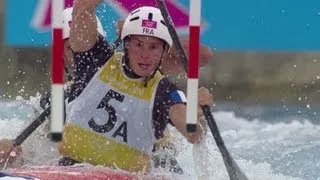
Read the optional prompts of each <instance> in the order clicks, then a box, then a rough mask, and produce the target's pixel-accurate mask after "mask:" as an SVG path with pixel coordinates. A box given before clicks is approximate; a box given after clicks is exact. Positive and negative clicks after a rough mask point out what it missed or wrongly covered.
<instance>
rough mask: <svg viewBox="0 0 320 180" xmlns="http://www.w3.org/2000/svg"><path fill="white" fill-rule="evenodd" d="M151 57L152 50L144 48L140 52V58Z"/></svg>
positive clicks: (146, 58) (147, 58)
mask: <svg viewBox="0 0 320 180" xmlns="http://www.w3.org/2000/svg"><path fill="white" fill-rule="evenodd" d="M150 57H151V53H150V51H149V50H147V49H146V48H144V50H143V51H142V52H141V54H140V58H141V59H143V60H150Z"/></svg>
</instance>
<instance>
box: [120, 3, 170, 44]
mask: <svg viewBox="0 0 320 180" xmlns="http://www.w3.org/2000/svg"><path fill="white" fill-rule="evenodd" d="M129 35H147V36H153V37H157V38H159V39H162V40H164V41H165V42H167V43H168V45H169V46H170V47H171V46H172V39H171V36H170V34H169V30H168V27H167V26H166V25H165V22H164V20H163V16H162V14H161V11H160V9H158V8H155V7H151V6H143V7H140V8H138V9H135V10H133V11H132V12H131V13H130V14H129V15H128V17H127V18H126V20H125V21H124V24H123V27H122V32H121V39H122V40H123V39H124V38H125V37H127V36H129Z"/></svg>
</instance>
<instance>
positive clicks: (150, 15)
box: [148, 13, 153, 21]
mask: <svg viewBox="0 0 320 180" xmlns="http://www.w3.org/2000/svg"><path fill="white" fill-rule="evenodd" d="M152 18H153V14H152V13H149V15H148V19H149V21H152Z"/></svg>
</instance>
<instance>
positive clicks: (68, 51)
mask: <svg viewBox="0 0 320 180" xmlns="http://www.w3.org/2000/svg"><path fill="white" fill-rule="evenodd" d="M89 4H90V3H89ZM148 8H149V7H146V8H142V9H148ZM152 10H153V9H152ZM152 10H151V11H152ZM156 10H157V11H158V9H156ZM151 11H150V8H149V12H151ZM70 12H71V11H69V14H71V13H70ZM79 12H81V11H79ZM80 14H81V13H80ZM158 14H159V13H158ZM129 17H130V16H129ZM129 17H128V18H129ZM128 18H127V24H128ZM70 20H71V19H70ZM156 20H157V19H156ZM75 21H76V20H75ZM66 22H68V23H67V24H68V26H67V27H69V25H70V24H73V23H70V21H69V20H67V21H66ZM157 22H160V20H159V19H158V21H157ZM95 23H97V24H96V26H97V27H98V29H97V30H95V31H93V32H96V35H95V36H96V37H97V40H96V42H95V44H93V46H92V47H91V48H90V49H88V50H82V51H74V50H72V48H70V46H69V39H68V37H69V33H65V34H64V38H66V41H65V42H66V44H65V58H66V59H69V60H72V59H73V58H74V55H75V56H76V57H75V67H76V72H75V80H76V83H75V85H73V86H72V88H73V92H74V93H73V96H72V97H71V99H70V101H71V100H72V99H73V98H74V99H75V100H78V99H79V98H80V97H78V96H79V95H81V96H82V94H84V93H82V91H84V90H85V89H88V88H89V87H90V86H88V85H87V84H88V82H89V81H90V82H91V81H93V80H92V79H93V75H94V74H98V73H99V72H98V71H97V69H98V68H101V67H107V64H109V61H110V60H109V59H112V58H109V59H104V56H106V57H110V56H113V57H114V56H115V55H116V54H118V53H115V52H113V51H110V52H109V51H108V50H111V49H112V48H111V47H110V45H109V44H108V43H107V42H106V41H105V39H104V38H103V37H104V33H103V30H101V29H102V28H99V27H101V23H100V22H99V20H98V19H96V22H95ZM125 23H126V22H125ZM99 24H100V25H99ZM92 27H94V26H92ZM126 27H127V26H124V31H126V30H127V29H128V28H126ZM74 29H75V32H76V29H77V28H74ZM88 29H89V28H88ZM67 32H68V31H67ZM84 32H85V31H84ZM119 32H122V30H120V31H119ZM75 34H76V33H75ZM83 35H84V34H83ZM129 36H132V37H129ZM142 36H146V37H147V36H148V37H149V36H150V37H149V38H150V39H151V40H155V41H157V40H160V43H163V46H162V47H163V53H162V55H164V57H168V54H166V52H167V51H168V48H169V46H170V45H171V44H172V42H170V39H169V37H170V36H168V34H167V37H168V38H167V39H165V38H163V36H160V37H157V36H151V35H142ZM88 37H90V36H89V34H88ZM121 37H122V39H123V40H124V41H125V42H129V41H131V39H132V38H134V36H133V35H131V34H130V32H128V34H127V35H125V33H123V32H122V33H121ZM137 37H139V36H137ZM153 37H156V38H154V39H152V38H153ZM125 39H126V40H125ZM129 39H130V40H129ZM138 40H139V39H138ZM146 40H147V41H146V42H148V41H149V39H146ZM75 42H76V41H75ZM78 42H79V41H78ZM157 43H158V42H157ZM158 44H159V43H158ZM99 46H100V47H99ZM158 46H159V45H158ZM129 47H130V46H128V47H127V48H126V47H125V53H124V57H123V60H124V64H125V66H121V67H120V68H123V71H124V75H125V76H129V77H127V78H128V80H136V81H137V82H135V84H134V85H133V86H135V85H139V83H140V84H141V83H142V84H143V85H144V86H146V87H144V88H143V89H147V90H149V89H148V87H149V86H148V84H149V83H150V82H152V80H154V81H155V82H154V84H157V85H153V87H151V88H153V93H156V94H155V97H154V98H153V101H154V102H153V105H154V107H153V108H150V109H149V110H148V111H149V114H150V113H151V114H155V115H151V116H152V117H151V118H152V123H151V124H150V122H149V125H151V126H152V129H153V131H154V136H155V138H156V139H159V138H160V137H162V136H163V131H164V127H165V126H166V124H167V123H168V122H169V123H173V125H176V126H177V125H180V124H179V123H176V124H175V123H174V122H173V121H172V117H175V116H176V114H177V113H175V110H172V109H175V108H173V107H174V106H176V107H177V109H178V110H179V111H178V112H180V111H181V110H180V109H184V105H183V103H184V101H176V99H175V98H177V97H178V99H179V98H180V99H183V95H182V97H179V95H178V96H177V94H182V92H181V91H179V90H178V89H177V88H176V87H175V86H174V85H173V84H171V83H170V82H169V81H168V80H167V79H166V78H163V77H162V76H161V75H160V74H159V73H158V72H157V70H158V69H157V68H160V64H161V61H162V59H161V60H160V58H159V59H158V60H160V62H158V64H156V66H155V67H154V68H155V70H153V71H152V72H150V73H149V74H146V75H139V74H138V73H139V68H138V69H137V70H136V71H138V72H137V73H136V71H135V70H134V67H132V68H131V67H130V62H127V61H126V60H130V58H129V57H130V50H129V49H130V48H129ZM104 48H105V49H104ZM153 48H154V47H153ZM158 48H159V47H158ZM75 49H76V48H75ZM95 50H99V51H102V53H101V52H100V53H99V51H98V53H97V54H98V55H100V58H101V59H99V57H98V58H97V57H95V58H97V59H94V60H97V61H96V62H93V63H92V65H90V66H87V68H89V69H91V68H93V71H92V72H89V73H86V70H85V69H84V68H83V64H81V63H85V62H83V59H87V58H83V57H84V56H85V57H88V58H89V59H90V56H88V55H87V54H88V53H89V55H90V54H92V53H95ZM72 51H74V52H72ZM126 51H127V52H126ZM171 51H172V49H171ZM73 53H74V54H73ZM170 53H171V56H172V52H170ZM173 54H174V53H173ZM126 55H127V56H129V57H127V58H126ZM92 57H94V56H91V58H92ZM168 58H169V57H168ZM132 59H134V57H133V58H132ZM203 59H205V58H203ZM155 60H157V59H155ZM99 61H100V62H99ZM101 62H104V63H106V62H107V63H106V64H105V65H104V66H103V64H100V65H99V63H101ZM95 63H98V65H97V64H95ZM138 66H141V67H142V69H145V67H144V66H148V65H143V64H142V65H138ZM77 67H79V70H78V68H77ZM91 70H92V69H91ZM120 70H121V69H120ZM120 70H119V72H120ZM149 71H150V70H149ZM81 73H83V74H84V76H81ZM90 76H91V77H90ZM152 76H153V77H152ZM155 77H157V78H155ZM83 78H84V79H83ZM86 78H87V79H86ZM149 78H150V79H149ZM142 79H143V80H142ZM77 80H78V81H77ZM79 80H80V82H81V83H77V82H79ZM82 80H84V81H82ZM140 80H141V81H140ZM156 86H158V87H156ZM161 88H162V89H161ZM114 89H116V88H114ZM110 90H111V88H110ZM136 90H139V88H137V89H136ZM162 90H167V91H169V92H168V93H161V91H162ZM108 92H109V91H108ZM120 92H121V90H120ZM150 93H151V92H150ZM201 93H203V94H205V95H207V96H210V97H211V95H210V94H208V92H207V90H206V89H201V90H200V96H201V95H202V94H201ZM123 94H125V93H123ZM128 95H129V96H130V95H132V94H130V93H128ZM111 96H113V95H111ZM174 96H175V97H174ZM162 97H164V98H165V100H163V99H162ZM170 98H171V99H170ZM111 99H112V97H111ZM150 99H152V98H150ZM199 99H201V98H199ZM209 99H211V98H209ZM166 100H167V101H171V100H172V101H176V102H165V101H166ZM150 101H151V100H150ZM137 102H139V100H137ZM161 102H162V103H165V107H163V106H161V105H158V106H157V105H156V104H158V103H161ZM180 103H182V104H180ZM150 104H151V103H150ZM209 104H210V103H209ZM182 105H183V106H182ZM180 106H182V107H180ZM69 107H73V106H69ZM112 108H113V107H111V109H112ZM69 109H70V108H69ZM71 109H72V108H71ZM73 109H74V108H73ZM100 109H101V108H100ZM105 109H107V108H106V107H105ZM109 110H110V109H109ZM155 111H159V113H155ZM108 112H109V113H110V111H108ZM162 112H164V114H162ZM200 114H201V113H200ZM111 115H112V114H111ZM111 115H110V114H109V122H112V121H111V120H110V119H112V118H110V117H113V116H111ZM159 115H162V117H157V116H159ZM164 115H167V116H170V118H166V117H164ZM69 117H72V116H69ZM106 119H108V118H106ZM116 119H118V118H116ZM119 119H120V118H119ZM176 119H179V118H176ZM124 120H125V118H123V123H122V124H118V122H115V124H114V126H117V125H118V127H119V126H120V127H121V126H122V129H120V127H119V128H118V130H119V132H118V136H119V137H122V136H123V139H124V140H125V139H127V138H128V137H125V136H129V135H130V134H126V135H125V134H124V133H127V132H124V131H129V127H127V126H128V124H127V122H126V121H124ZM149 121H150V120H149ZM90 122H95V121H94V120H93V121H90ZM74 124H76V123H74V122H73V121H69V123H67V125H66V127H70V126H72V125H74ZM109 124H110V123H109ZM147 124H148V123H147ZM95 125H97V124H95ZM125 126H126V127H125ZM102 127H105V126H98V127H96V128H92V127H90V128H91V129H92V130H93V131H95V133H97V132H96V131H98V133H100V134H101V132H99V131H103V130H98V129H99V128H102ZM124 127H125V128H124ZM181 127H182V126H180V131H181V132H182V133H183V135H185V136H186V137H188V140H189V141H190V142H195V140H194V139H195V138H192V137H197V136H196V135H195V134H194V135H192V136H189V135H187V134H186V132H185V131H184V130H182V129H181ZM138 130H139V128H138ZM178 130H179V129H178ZM110 131H115V127H114V128H113V129H111V130H110ZM149 133H150V132H149ZM114 134H115V133H114ZM198 134H199V133H198ZM65 136H67V137H68V136H70V133H68V132H66V133H65ZM80 137H81V136H80ZM114 139H117V137H116V138H114ZM112 140H113V139H112V138H111V141H112ZM148 140H149V141H154V140H153V139H152V138H151V139H148ZM66 141H67V140H64V142H63V143H62V145H61V146H60V147H61V148H60V149H61V151H62V154H64V155H66V157H69V158H64V159H62V161H61V164H65V163H66V162H71V164H72V159H76V160H77V161H84V162H89V163H93V164H108V163H110V162H107V163H106V162H102V163H95V162H90V160H89V161H86V160H85V158H86V157H85V156H84V157H80V158H73V157H72V154H71V155H69V153H70V152H69V151H68V150H66V148H65V145H66V144H68V142H66ZM4 142H5V143H6V144H9V146H7V147H10V148H8V149H10V150H14V151H16V152H18V153H17V154H19V153H20V152H21V148H19V147H13V146H11V144H10V143H8V142H10V141H6V140H5V141H4ZM122 143H123V142H122ZM126 143H127V142H126ZM126 143H124V144H126ZM119 144H121V143H119ZM128 144H129V143H128ZM0 145H1V142H0ZM88 145H89V146H90V143H89V144H88ZM127 146H128V147H126V148H129V149H130V148H132V147H130V145H127ZM133 148H135V149H137V148H136V147H133ZM0 149H1V146H0ZM3 152H4V151H3ZM89 152H90V151H89ZM107 152H108V151H107ZM142 152H143V153H145V152H146V150H143V151H142ZM3 154H8V153H3ZM129 154H130V153H129ZM145 154H148V153H145ZM75 155H76V156H77V154H75ZM143 156H145V155H143ZM0 157H1V156H0ZM70 157H71V158H70ZM3 159H6V157H3ZM0 160H1V159H0ZM12 160H14V158H11V159H10V161H12ZM70 160H71V161H70ZM77 161H74V162H77ZM66 164H68V163H66ZM121 164H122V165H123V162H122V163H121V162H120V165H121ZM138 164H140V163H138ZM119 167H121V166H119ZM122 168H123V169H126V167H122ZM134 169H135V168H134ZM137 169H139V167H137Z"/></svg>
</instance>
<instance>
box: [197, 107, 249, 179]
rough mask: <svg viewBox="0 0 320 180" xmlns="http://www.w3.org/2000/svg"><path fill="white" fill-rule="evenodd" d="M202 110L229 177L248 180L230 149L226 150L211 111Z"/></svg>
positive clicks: (203, 108) (208, 109) (204, 108)
mask: <svg viewBox="0 0 320 180" xmlns="http://www.w3.org/2000/svg"><path fill="white" fill-rule="evenodd" d="M201 109H202V111H203V113H204V116H205V117H206V119H207V121H208V126H209V128H210V130H211V132H212V135H213V137H214V140H215V142H216V144H217V146H218V148H219V150H220V152H221V155H222V158H223V162H224V164H225V166H226V169H227V171H228V174H229V177H230V179H231V180H248V178H247V176H246V175H245V174H244V173H243V172H242V171H241V169H240V168H239V166H238V165H237V163H236V162H235V160H234V159H233V158H232V156H231V154H230V153H229V151H228V149H227V148H226V146H225V144H224V141H223V139H222V137H221V135H220V131H219V129H218V126H217V124H216V122H215V119H214V117H213V116H212V114H211V110H210V107H209V106H201Z"/></svg>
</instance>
